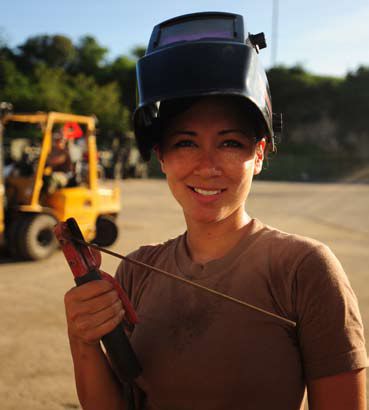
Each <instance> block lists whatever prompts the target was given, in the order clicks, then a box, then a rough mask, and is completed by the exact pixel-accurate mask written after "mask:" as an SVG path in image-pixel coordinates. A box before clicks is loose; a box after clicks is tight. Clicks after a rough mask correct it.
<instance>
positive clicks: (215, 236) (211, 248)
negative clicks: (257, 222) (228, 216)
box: [187, 212, 251, 264]
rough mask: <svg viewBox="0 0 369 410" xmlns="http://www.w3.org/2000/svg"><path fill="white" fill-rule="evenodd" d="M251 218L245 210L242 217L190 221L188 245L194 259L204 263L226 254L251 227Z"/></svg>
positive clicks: (196, 261) (188, 225) (188, 224)
mask: <svg viewBox="0 0 369 410" xmlns="http://www.w3.org/2000/svg"><path fill="white" fill-rule="evenodd" d="M250 221H251V218H250V217H249V215H248V214H247V213H246V212H245V213H244V214H243V216H242V218H238V219H237V220H232V221H227V220H225V221H220V222H215V223H194V222H193V223H188V221H187V246H188V249H189V252H190V255H191V258H192V260H193V261H194V262H195V263H200V264H204V263H206V262H209V261H211V260H214V259H219V258H221V257H223V256H224V255H226V254H227V253H228V252H229V251H230V250H231V249H232V248H233V247H234V246H235V245H236V244H237V243H238V242H239V240H240V239H241V238H242V237H243V236H244V234H245V233H246V230H247V229H249V228H250V225H249V222H250Z"/></svg>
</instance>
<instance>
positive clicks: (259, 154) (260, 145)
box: [254, 138, 266, 175]
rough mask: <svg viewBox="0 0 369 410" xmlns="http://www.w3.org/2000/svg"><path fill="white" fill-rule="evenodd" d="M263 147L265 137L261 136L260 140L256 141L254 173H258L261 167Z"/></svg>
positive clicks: (264, 145)
mask: <svg viewBox="0 0 369 410" xmlns="http://www.w3.org/2000/svg"><path fill="white" fill-rule="evenodd" d="M265 147H266V139H265V138H262V139H261V140H260V141H258V142H257V143H256V150H255V158H254V161H255V166H254V175H258V174H260V172H261V170H262V169H263V161H264V151H265Z"/></svg>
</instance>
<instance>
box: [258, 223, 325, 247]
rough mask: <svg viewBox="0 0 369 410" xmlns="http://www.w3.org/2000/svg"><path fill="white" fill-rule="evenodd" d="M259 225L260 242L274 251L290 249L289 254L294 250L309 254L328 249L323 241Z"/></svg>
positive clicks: (266, 225)
mask: <svg viewBox="0 0 369 410" xmlns="http://www.w3.org/2000/svg"><path fill="white" fill-rule="evenodd" d="M257 223H258V224H259V233H260V235H259V240H260V241H261V242H263V243H264V245H265V244H269V246H271V247H273V248H274V249H280V250H283V249H288V251H289V252H293V251H294V250H296V251H298V252H301V251H305V252H306V253H309V252H311V251H314V250H318V249H328V246H327V245H326V244H324V243H323V242H322V241H320V240H318V239H316V238H312V237H310V236H306V235H304V234H300V233H292V232H287V231H285V230H283V229H280V228H276V227H273V226H271V225H268V224H264V223H262V222H260V221H257Z"/></svg>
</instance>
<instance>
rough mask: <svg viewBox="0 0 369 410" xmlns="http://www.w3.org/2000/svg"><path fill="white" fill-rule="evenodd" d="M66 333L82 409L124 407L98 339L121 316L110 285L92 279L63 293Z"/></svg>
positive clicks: (119, 304) (122, 408) (121, 390)
mask: <svg viewBox="0 0 369 410" xmlns="http://www.w3.org/2000/svg"><path fill="white" fill-rule="evenodd" d="M64 300H65V308H66V317H67V323H68V336H69V341H70V348H71V353H72V358H73V365H74V374H75V380H76V386H77V393H78V398H79V400H80V403H81V405H82V407H83V409H84V410H95V409H99V410H105V409H106V410H115V409H119V410H124V409H125V403H124V399H123V388H122V386H121V385H120V384H119V382H118V381H117V379H116V378H115V375H114V374H113V371H112V369H111V367H110V365H109V362H108V360H107V357H106V356H105V354H104V352H103V350H102V348H101V345H100V339H101V337H102V336H104V335H105V334H107V333H109V332H110V331H111V330H113V329H114V328H115V327H116V326H117V324H118V323H119V322H120V321H121V320H122V319H123V315H124V311H123V309H122V304H121V301H120V299H119V297H118V295H117V293H116V291H115V290H114V289H113V286H112V285H111V284H110V283H109V282H107V281H105V280H99V281H93V282H89V283H86V284H84V285H83V286H79V287H76V288H72V289H71V290H70V291H68V292H67V293H66V295H65V299H64Z"/></svg>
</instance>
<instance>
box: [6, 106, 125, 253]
mask: <svg viewBox="0 0 369 410" xmlns="http://www.w3.org/2000/svg"><path fill="white" fill-rule="evenodd" d="M2 112H3V114H2V115H1V119H0V121H1V126H0V134H1V135H0V144H1V148H0V150H1V149H3V148H4V142H5V140H6V141H7V143H8V144H7V152H6V155H5V156H6V158H5V159H4V162H3V164H4V166H1V174H0V177H1V178H2V181H1V180H0V199H1V197H2V200H1V204H0V239H1V236H2V237H3V238H4V239H3V241H4V242H5V246H6V247H7V248H8V249H9V251H10V252H11V254H12V255H13V256H14V257H16V258H20V259H31V260H38V259H43V258H46V257H48V256H49V255H50V254H51V253H52V252H54V250H55V249H56V248H57V242H56V239H55V237H54V235H53V227H54V225H55V224H56V223H57V222H58V221H64V220H65V219H67V218H69V217H74V218H75V219H76V220H77V222H78V224H79V226H80V228H81V231H82V233H83V235H84V237H85V238H86V240H88V241H93V242H94V243H96V244H99V245H102V246H109V245H111V244H113V243H114V241H115V240H116V238H117V235H118V228H117V225H116V223H115V218H116V217H117V215H118V213H119V211H120V191H119V185H118V183H117V181H114V182H111V181H110V182H109V184H108V183H104V182H103V181H101V180H100V179H99V169H98V152H97V148H96V138H95V131H96V118H94V117H93V116H82V115H73V114H66V113H59V112H49V113H44V112H38V113H34V114H13V113H11V112H6V111H5V110H3V111H2ZM19 124H21V125H22V124H23V126H26V127H25V130H27V127H28V129H30V128H31V127H30V126H32V125H33V126H34V128H36V130H37V131H38V134H39V135H38V137H37V136H36V137H35V136H34V134H35V133H34V132H33V137H32V138H18V136H19V129H18V135H17V138H14V139H13V140H12V138H13V137H12V136H11V135H10V137H9V136H7V135H6V131H7V128H8V127H11V126H13V128H14V126H15V128H16V127H17V125H19ZM56 132H57V133H59V134H60V133H62V134H64V135H63V138H64V139H66V141H67V149H68V152H69V153H70V154H71V155H70V157H71V163H72V165H73V171H72V174H73V175H72V176H70V178H69V181H68V182H67V184H66V185H64V186H56V187H55V186H54V187H53V189H52V190H50V189H49V183H50V180H51V179H52V176H53V169H52V167H50V165H49V163H48V158H49V156H50V154H51V152H52V150H53V143H54V141H53V139H54V138H55V133H56ZM25 133H26V131H25ZM4 135H5V137H4ZM3 137H4V138H3ZM22 137H27V135H22ZM3 139H4V141H2V140H3ZM12 142H13V143H15V142H23V145H22V144H18V148H19V146H21V154H19V152H18V156H17V157H16V158H12V154H13V153H12V150H11V147H12V145H17V144H12ZM18 151H19V150H18ZM4 186H5V189H4Z"/></svg>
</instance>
